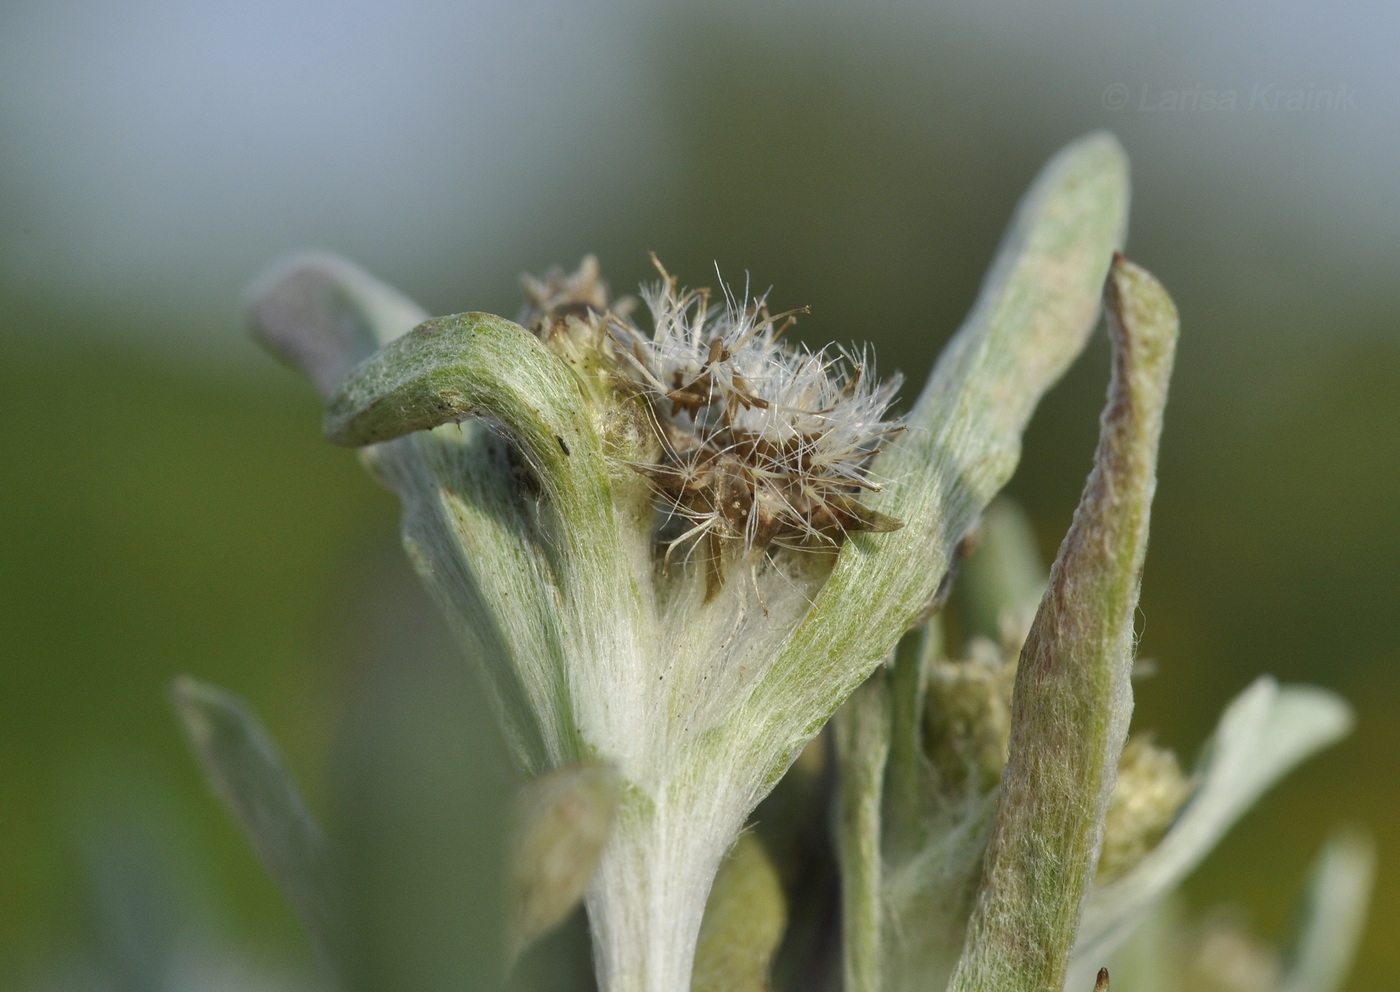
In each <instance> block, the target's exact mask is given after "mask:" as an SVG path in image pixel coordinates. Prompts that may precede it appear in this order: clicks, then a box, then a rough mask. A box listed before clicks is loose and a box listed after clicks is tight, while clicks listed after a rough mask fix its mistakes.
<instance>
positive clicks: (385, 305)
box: [247, 254, 428, 396]
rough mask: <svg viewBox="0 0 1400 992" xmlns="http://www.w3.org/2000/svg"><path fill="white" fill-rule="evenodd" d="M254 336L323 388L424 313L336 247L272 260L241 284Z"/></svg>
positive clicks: (330, 387) (332, 384)
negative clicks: (250, 281) (246, 283)
mask: <svg viewBox="0 0 1400 992" xmlns="http://www.w3.org/2000/svg"><path fill="white" fill-rule="evenodd" d="M247 305H248V319H249V323H250V324H251V325H252V330H253V336H254V337H256V338H257V339H258V340H259V341H261V342H262V343H263V345H264V346H266V347H267V349H268V350H269V351H271V352H272V353H273V354H274V355H277V356H278V357H279V358H281V359H282V360H283V361H285V362H287V363H288V364H291V365H295V366H297V367H298V368H300V369H301V370H302V371H303V372H304V373H305V374H306V376H307V378H309V379H310V380H311V382H312V383H313V384H314V385H315V386H316V389H317V391H318V392H320V394H321V395H322V396H329V395H330V394H331V393H333V392H334V391H335V389H336V387H337V386H338V385H340V382H341V380H342V379H344V378H345V376H346V374H347V373H348V372H349V371H350V369H352V368H353V367H354V366H355V364H356V363H357V362H360V361H363V360H364V359H365V358H368V357H369V356H370V355H372V354H373V353H374V352H375V351H376V350H377V349H378V348H379V347H380V345H383V344H387V343H388V342H390V341H392V340H394V339H395V338H397V337H399V336H400V335H402V334H405V333H407V332H408V331H409V330H410V329H412V328H413V327H415V326H416V325H418V324H420V323H422V322H423V320H424V319H426V318H427V316H428V315H427V314H426V313H424V312H423V311H422V310H421V309H420V308H419V307H418V305H417V304H415V303H414V302H413V301H412V300H409V299H408V298H407V297H405V296H404V295H403V294H401V293H400V292H399V291H398V290H396V289H393V288H391V287H389V286H387V285H385V284H384V283H382V282H380V281H379V280H378V279H376V278H374V276H372V275H370V274H369V273H367V272H365V271H364V270H363V269H361V268H359V267H358V266H356V265H353V264H351V263H350V262H347V261H345V260H344V259H342V258H339V257H337V256H335V255H325V254H305V255H297V256H294V257H292V258H289V259H286V260H284V261H281V262H278V263H276V264H274V265H273V266H271V267H270V268H269V269H268V270H267V271H266V272H264V273H263V274H262V275H261V276H260V277H259V278H258V279H257V281H256V282H255V283H254V284H253V287H252V289H251V290H249V292H248V304H247Z"/></svg>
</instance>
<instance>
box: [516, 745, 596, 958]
mask: <svg viewBox="0 0 1400 992" xmlns="http://www.w3.org/2000/svg"><path fill="white" fill-rule="evenodd" d="M620 785H621V782H620V780H619V778H618V774H617V770H616V769H614V768H611V767H610V766H608V765H570V766H567V767H564V768H556V769H555V770H554V771H551V772H548V773H547V774H545V775H542V776H540V777H539V778H537V779H535V780H534V781H532V782H530V783H529V784H528V785H527V786H525V788H524V789H523V790H522V791H521V795H520V801H519V811H518V815H517V829H516V847H515V856H514V870H513V871H512V874H511V902H512V905H513V912H512V916H513V920H512V932H511V937H510V944H511V947H510V952H509V955H508V957H509V959H510V960H512V961H513V960H514V959H515V958H516V957H517V956H518V955H519V954H520V952H521V951H522V950H524V948H526V947H527V946H529V945H530V944H531V943H532V942H533V941H535V940H536V939H538V938H539V937H541V936H543V935H544V934H546V933H548V932H549V931H551V930H553V929H554V928H555V927H556V926H558V925H559V924H560V923H561V922H563V920H564V918H565V917H566V916H568V915H569V913H571V912H573V910H574V908H575V907H576V906H577V905H578V904H579V901H580V900H581V899H582V898H583V892H584V889H586V888H587V887H588V883H589V881H590V880H592V878H593V872H594V871H595V870H596V869H597V867H598V859H599V858H600V857H601V856H602V854H603V845H604V844H606V843H607V840H608V837H609V836H610V835H611V833H612V825H613V819H614V817H615V816H616V815H617V803H618V796H619V789H620Z"/></svg>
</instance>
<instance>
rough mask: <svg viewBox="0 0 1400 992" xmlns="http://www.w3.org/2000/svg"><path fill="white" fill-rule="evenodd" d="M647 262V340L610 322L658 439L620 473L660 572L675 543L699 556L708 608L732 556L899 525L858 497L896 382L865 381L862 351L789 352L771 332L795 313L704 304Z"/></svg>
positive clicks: (823, 544) (868, 483)
mask: <svg viewBox="0 0 1400 992" xmlns="http://www.w3.org/2000/svg"><path fill="white" fill-rule="evenodd" d="M653 261H655V259H654V258H653ZM656 266H657V269H658V270H659V271H660V272H661V276H662V278H661V280H660V281H659V282H658V283H656V284H654V285H652V286H648V287H645V288H644V289H643V292H642V297H643V299H644V300H645V301H646V304H647V306H648V308H649V309H650V311H651V318H652V328H653V329H652V333H651V334H650V335H649V336H648V335H647V334H645V333H644V332H642V331H641V330H640V329H638V328H637V326H636V325H635V324H633V323H631V322H630V321H624V320H621V319H614V320H613V322H612V324H613V328H614V336H615V340H616V342H617V344H618V346H619V351H620V352H621V355H622V358H623V359H624V372H625V373H626V375H625V380H624V381H625V382H626V384H627V387H628V388H629V389H630V390H631V391H633V392H634V393H635V394H636V395H637V396H639V397H640V398H641V400H642V402H643V403H644V404H645V406H646V412H647V415H648V420H649V422H650V424H651V426H652V429H653V430H654V432H655V435H656V439H657V441H658V442H659V447H660V457H659V459H658V460H656V461H655V462H649V463H634V465H633V468H635V469H636V470H637V471H638V472H640V473H641V474H642V475H644V476H646V478H647V479H648V480H649V481H650V482H651V484H652V486H653V488H654V490H655V492H656V493H657V495H658V497H659V498H660V500H661V502H662V507H663V511H664V515H665V522H664V523H663V527H662V533H663V541H664V543H665V545H666V552H665V556H664V558H663V570H664V569H665V567H666V566H668V565H669V562H670V558H671V555H672V553H673V552H674V551H675V550H676V549H677V548H679V547H682V546H685V547H686V548H687V550H690V549H693V548H695V547H697V546H698V547H700V548H701V549H702V556H703V558H704V561H705V563H706V576H707V578H706V598H707V599H710V598H713V596H714V595H715V593H716V592H717V591H718V590H719V588H720V586H721V585H722V584H723V581H724V576H725V573H726V571H727V569H728V567H729V565H730V563H732V562H733V561H734V560H735V559H736V558H738V557H740V556H741V555H743V554H762V553H764V552H766V551H768V549H769V548H771V547H779V548H800V549H823V550H833V549H836V548H839V547H840V546H841V544H842V543H843V542H844V541H845V539H846V537H847V536H848V535H849V534H851V533H854V532H856V531H874V532H877V533H884V532H889V531H892V530H897V529H898V528H899V527H901V526H902V524H901V523H900V521H898V520H895V519H894V518H892V517H889V516H886V515H884V514H881V513H877V512H876V511H874V510H871V509H869V508H868V507H865V506H863V505H862V504H861V502H860V494H861V492H862V491H864V490H870V491H876V490H878V489H879V487H878V486H877V485H876V484H875V482H874V481H872V479H871V478H870V475H869V472H868V465H869V461H870V458H871V456H872V455H874V454H875V453H876V452H877V451H879V450H880V448H881V447H882V446H883V445H884V444H885V442H886V441H887V439H888V438H889V437H890V436H891V435H892V434H894V433H896V432H898V431H901V430H903V429H904V428H903V425H902V424H901V423H900V422H899V421H898V420H897V419H894V418H890V417H889V416H888V414H887V412H886V411H887V410H888V407H889V405H890V402H891V400H893V398H894V394H895V393H896V391H897V390H898V389H899V382H900V380H899V377H897V376H896V377H894V378H892V379H890V380H888V381H886V382H884V383H879V382H877V381H876V380H875V379H874V377H873V376H868V375H866V374H865V370H866V368H867V367H868V366H869V359H868V356H867V355H866V354H865V353H853V352H847V351H844V350H841V349H837V348H825V349H822V350H819V351H815V352H814V351H810V350H808V349H806V348H804V347H802V346H800V345H792V344H790V343H789V342H788V341H787V340H785V339H784V338H783V337H782V335H783V332H784V331H785V330H786V329H787V328H788V327H790V326H791V325H792V323H793V322H794V320H795V319H796V315H797V314H798V313H801V312H805V310H800V311H787V312H784V313H778V314H773V313H770V312H769V310H768V307H767V299H766V294H765V295H762V296H751V295H750V294H749V292H748V287H747V286H745V292H744V294H743V296H742V297H738V296H736V295H735V294H734V293H733V292H732V291H730V290H729V289H728V288H725V289H724V290H723V305H722V306H712V298H711V292H710V290H708V289H683V288H680V287H679V285H678V283H677V281H676V279H675V278H674V277H673V276H671V275H670V274H669V273H667V272H666V270H665V269H664V268H662V267H661V264H660V263H659V262H657V263H656Z"/></svg>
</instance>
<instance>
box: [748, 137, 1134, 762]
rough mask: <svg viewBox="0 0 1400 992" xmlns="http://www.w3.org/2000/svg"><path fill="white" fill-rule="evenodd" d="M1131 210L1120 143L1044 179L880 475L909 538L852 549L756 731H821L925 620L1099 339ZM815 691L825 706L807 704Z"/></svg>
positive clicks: (1079, 152)
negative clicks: (1098, 324)
mask: <svg viewBox="0 0 1400 992" xmlns="http://www.w3.org/2000/svg"><path fill="white" fill-rule="evenodd" d="M1127 210H1128V174H1127V160H1126V158H1125V157H1124V155H1123V150H1122V148H1121V147H1120V146H1119V144H1118V142H1117V141H1116V140H1114V139H1113V138H1112V137H1111V136H1109V135H1106V134H1094V135H1090V136H1088V137H1086V138H1083V139H1081V140H1080V141H1078V142H1076V143H1074V144H1072V145H1070V146H1069V147H1067V148H1065V149H1064V150H1063V151H1061V152H1060V153H1059V154H1058V155H1056V156H1055V157H1054V158H1053V159H1052V160H1051V161H1050V162H1049V163H1048V164H1047V165H1046V166H1045V168H1044V169H1043V170H1042V171H1041V173H1040V175H1039V176H1038V177H1037V178H1036V181H1035V183H1034V184H1033V185H1032V186H1031V188H1030V190H1029V192H1028V193H1027V194H1026V196H1025V198H1024V199H1023V200H1022V201H1021V203H1020V205H1019V207H1018V208H1017V210H1016V214H1015V217H1014V218H1013V220H1012V223H1011V226H1010V228H1009V230H1008V231H1007V233H1006V236H1005V237H1004V239H1003V241H1002V245H1001V248H1000V250H999V252H998V254H997V258H996V261H995V263H994V264H993V266H992V269H991V271H990V273H989V274H988V276H987V279H986V281H985V282H984V283H983V286H982V290H981V293H980V294H979V296H978V299H977V303H976V305H975V306H974V307H973V309H972V312H971V313H970V314H969V315H968V317H967V319H966V321H965V322H964V323H963V326H962V327H961V328H960V329H959V331H958V333H957V335H956V336H955V337H954V338H953V340H952V341H951V342H950V343H949V345H948V347H947V348H946V349H945V350H944V352H943V355H942V356H941V357H940V358H939V361H938V364H937V366H936V367H935V368H934V371H933V374H932V375H931V376H930V377H929V380H928V383H927V385H925V387H924V390H923V392H922V394H921V395H920V397H919V400H918V403H917V404H916V405H915V407H914V410H913V411H912V412H911V414H910V416H909V430H908V431H906V432H904V433H903V434H901V435H900V436H899V438H897V439H896V440H895V441H894V442H893V443H892V444H890V446H889V447H888V448H886V449H885V451H884V452H883V453H882V454H881V455H880V456H879V457H878V458H877V459H876V461H875V463H874V465H873V467H872V475H873V476H874V477H875V478H878V479H885V480H889V482H888V484H887V485H886V486H885V488H884V491H883V492H881V493H877V494H874V495H873V496H872V497H871V498H870V499H869V502H870V504H871V506H872V508H873V509H875V510H877V511H879V512H881V513H884V514H887V515H889V516H892V517H895V518H897V519H899V520H903V521H904V523H905V526H904V527H903V529H901V530H899V531H896V532H894V533H892V534H880V535H856V536H855V537H853V538H852V540H850V541H848V542H847V544H846V546H845V547H844V548H843V550H842V552H841V555H840V558H839V559H838V563H837V566H836V569H835V571H834V572H833V573H832V575H831V577H830V579H829V580H828V581H827V582H826V584H825V585H824V586H823V587H822V589H821V592H820V593H819V595H818V596H817V599H816V602H815V604H814V606H813V608H812V610H811V611H810V613H809V614H808V616H807V619H806V620H805V621H804V622H803V624H802V625H801V627H799V628H798V630H797V631H796V632H795V634H794V635H793V637H792V639H791V641H790V642H789V644H788V646H787V648H786V650H785V651H784V652H783V654H782V656H781V657H780V658H779V659H778V661H777V662H776V663H775V664H774V665H773V667H772V669H771V670H770V671H769V673H768V674H767V676H766V679H765V682H764V684H763V686H762V687H761V689H760V691H759V692H756V693H755V694H754V696H753V699H752V702H751V705H750V706H749V707H747V709H746V712H745V713H744V714H743V715H742V719H743V720H744V721H745V722H749V723H753V722H773V721H784V722H787V721H789V720H792V719H793V718H794V717H796V719H798V720H800V721H802V722H803V723H804V724H805V726H804V727H803V728H802V730H800V731H799V732H798V734H799V737H800V738H801V737H805V736H810V735H811V734H812V733H815V731H816V728H818V727H820V726H821V724H822V723H824V722H825V721H826V719H828V718H829V716H830V714H831V713H833V712H835V710H836V707H837V706H839V705H840V703H841V702H842V700H844V699H845V698H846V697H847V696H849V695H850V693H851V692H852V691H853V690H854V689H855V687H856V686H857V685H859V684H860V682H861V681H863V680H864V679H865V677H866V676H867V675H868V674H869V673H870V672H871V670H872V669H873V668H874V667H875V666H876V665H877V664H878V663H879V662H881V661H882V660H883V659H884V658H885V657H886V656H887V655H888V654H889V652H890V651H891V650H892V649H893V648H894V645H895V643H896V641H898V639H899V637H900V636H901V635H902V634H903V633H904V632H905V631H906V630H908V629H909V627H910V626H911V625H912V624H913V623H914V622H916V620H917V619H918V618H919V617H920V616H921V615H922V614H923V613H924V612H925V611H926V609H927V607H928V605H929V604H930V602H931V601H932V600H933V598H934V596H935V593H936V591H937V590H938V589H939V586H940V584H941V583H942V581H943V578H944V576H945V575H946V574H947V572H948V569H949V567H950V565H951V564H952V562H953V560H954V557H955V553H956V549H957V547H958V545H959V543H960V542H961V541H962V539H963V537H964V536H965V535H966V534H967V533H968V531H969V530H971V529H972V527H973V526H974V524H975V522H976V520H977V518H978V516H979V515H980V514H981V513H982V511H983V509H984V508H985V507H986V505H987V503H988V502H989V501H990V500H991V498H992V497H993V496H994V495H995V494H996V492H997V491H998V490H999V489H1000V488H1001V487H1002V486H1003V485H1004V484H1005V483H1006V481H1007V479H1008V478H1010V476H1011V473H1012V471H1013V470H1014V469H1015V467H1016V462H1017V460H1018V459H1019V457H1020V444H1021V433H1022V431H1023V430H1024V429H1025V426H1026V423H1027V421H1028V420H1029V418H1030V415H1031V413H1032V411H1033V410H1034V409H1035V406H1036V404H1037V403H1038V402H1039V400H1040V397H1041V396H1042V395H1043V394H1044V393H1045V391H1046V390H1047V389H1049V388H1050V386H1051V385H1053V384H1054V383H1055V381H1056V380H1058V379H1059V377H1060V376H1061V374H1063V372H1064V370H1065V369H1066V368H1067V367H1068V365H1069V363H1070V362H1071V361H1073V359H1074V358H1075V356H1076V355H1078V354H1079V352H1080V350H1081V349H1082V348H1083V346H1084V343H1085V341H1086V340H1087V339H1088V336H1089V332H1090V331H1091V330H1092V329H1093V326H1094V323H1095V321H1096V319H1097V314H1098V309H1099V297H1100V293H1101V289H1102V286H1103V280H1104V275H1105V273H1106V272H1107V269H1108V264H1109V260H1110V258H1111V257H1112V254H1113V252H1114V251H1115V250H1117V249H1118V248H1119V247H1120V246H1121V244H1122V240H1123V235H1124V231H1125V228H1126V225H1127ZM794 690H798V691H800V692H801V694H802V702H801V704H800V705H797V704H796V702H795V699H794V698H793V692H794ZM814 690H815V691H816V692H818V693H820V696H819V698H816V699H812V698H809V694H812V693H813V692H814Z"/></svg>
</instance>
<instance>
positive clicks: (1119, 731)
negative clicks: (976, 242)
mask: <svg viewBox="0 0 1400 992" xmlns="http://www.w3.org/2000/svg"><path fill="white" fill-rule="evenodd" d="M1104 295H1105V302H1106V304H1107V310H1108V318H1109V319H1108V324H1109V335H1110V339H1111V342H1112V344H1113V356H1114V361H1113V378H1112V382H1111V384H1110V386H1109V397H1108V405H1107V407H1106V408H1105V410H1104V414H1103V420H1102V426H1101V433H1100V436H1099V446H1098V450H1097V452H1096V453H1095V456H1094V469H1093V471H1092V472H1091V473H1090V475H1089V480H1088V482H1087V483H1086V484H1085V488H1084V495H1083V496H1082V497H1081V499H1080V503H1079V508H1078V509H1077V510H1076V511H1075V515H1074V523H1073V524H1072V525H1071V527H1070V531H1069V534H1068V535H1067V536H1066V537H1065V540H1064V543H1063V544H1062V545H1061V546H1060V551H1059V554H1058V555H1057V556H1056V558H1055V564H1054V566H1053V567H1052V569H1051V572H1050V584H1049V588H1048V589H1047V590H1046V593H1045V597H1044V599H1042V600H1041V605H1040V610H1039V612H1038V613H1037V614H1036V618H1035V622H1034V624H1033V625H1032V627H1031V632H1030V635H1029V637H1028V638H1027V641H1026V646H1025V648H1024V649H1023V651H1022V653H1021V661H1020V665H1019V667H1018V669H1017V674H1016V687H1015V695H1014V697H1013V700H1012V717H1011V745H1010V758H1009V760H1008V762H1007V766H1006V770H1005V772H1004V773H1003V775H1002V780H1001V789H1000V792H999V794H998V799H997V814H996V819H995V822H994V825H993V830H992V840H991V843H990V844H989V846H988V849H987V855H986V863H985V867H984V874H983V882H982V887H981V889H980V891H979V892H978V898H977V903H976V906H975V907H974V910H973V915H972V919H971V921H970V923H969V925H968V933H967V942H966V945H965V947H964V950H963V955H962V958H961V959H960V960H959V962H958V967H957V969H956V971H955V972H954V974H953V979H952V981H951V983H950V984H949V989H950V990H951V992H1062V990H1063V989H1064V987H1065V978H1066V971H1067V968H1068V965H1069V957H1070V951H1071V949H1072V948H1073V946H1074V940H1075V933H1076V931H1077V930H1078V927H1079V917H1080V913H1081V911H1082V908H1083V902H1084V896H1085V893H1086V891H1087V889H1088V885H1089V881H1090V880H1091V879H1092V878H1093V873H1094V866H1095V863H1096V861H1097V858H1098V851H1099V846H1100V843H1101V842H1102V837H1103V817H1104V813H1105V811H1106V810H1107V808H1108V801H1109V796H1110V794H1111V793H1112V790H1113V782H1114V775H1115V770H1116V767H1117V762H1118V756H1119V753H1120V752H1121V751H1122V749H1123V742H1124V740H1125V738H1126V736H1127V729H1128V719H1129V716H1130V715H1131V712H1132V688H1131V685H1130V682H1129V676H1130V672H1131V669H1132V663H1133V641H1134V637H1133V617H1134V613H1135V611H1136V609H1137V598H1138V587H1139V582H1140V579H1141V575H1142V566H1143V560H1144V557H1145V554H1146V550H1147V530H1148V518H1149V509H1150V506H1151V502H1152V494H1153V491H1154V489H1155V487H1156V466H1157V446H1158V439H1159V437H1160V434H1161V430H1162V413H1163V409H1164V407H1165V405H1166V394H1167V383H1168V380H1169V378H1170V376H1171V368H1172V359H1173V356H1174V352H1175V345H1176V336H1177V316H1176V309H1175V307H1173V306H1172V303H1171V300H1170V298H1169V297H1168V296H1167V294H1166V291H1165V290H1163V289H1162V287H1161V285H1160V284H1159V283H1158V282H1157V281H1156V280H1155V279H1153V278H1152V276H1151V275H1149V274H1148V273H1147V272H1145V271H1144V270H1142V269H1140V268H1138V267H1137V266H1135V265H1133V264H1132V263H1130V262H1128V261H1126V260H1124V259H1122V258H1121V257H1119V258H1116V259H1115V260H1114V264H1113V268H1112V271H1111V273H1110V276H1109V280H1108V284H1107V286H1106V287H1105V290H1104Z"/></svg>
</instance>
